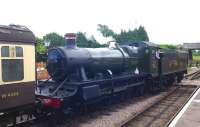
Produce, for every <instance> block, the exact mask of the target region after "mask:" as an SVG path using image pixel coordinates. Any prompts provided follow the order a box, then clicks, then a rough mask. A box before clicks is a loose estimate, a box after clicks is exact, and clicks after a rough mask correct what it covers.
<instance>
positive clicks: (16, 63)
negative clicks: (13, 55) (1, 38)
mask: <svg viewBox="0 0 200 127" xmlns="http://www.w3.org/2000/svg"><path fill="white" fill-rule="evenodd" d="M23 63H24V62H23V59H2V79H3V81H4V82H10V81H20V80H23V78H24V69H23V68H24V64H23Z"/></svg>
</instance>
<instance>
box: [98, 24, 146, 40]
mask: <svg viewBox="0 0 200 127" xmlns="http://www.w3.org/2000/svg"><path fill="white" fill-rule="evenodd" d="M97 30H98V31H100V33H101V34H102V35H103V36H104V37H112V38H113V39H114V40H115V41H116V42H118V43H124V42H127V41H130V40H135V41H149V37H148V34H147V32H146V30H145V28H144V27H143V26H140V27H139V28H138V29H137V28H136V29H134V30H128V31H126V30H121V32H120V33H119V34H117V33H116V32H114V31H113V30H111V29H110V28H109V27H108V26H107V25H101V24H99V25H98V28H97Z"/></svg>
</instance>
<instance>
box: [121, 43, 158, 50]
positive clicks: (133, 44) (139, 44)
mask: <svg viewBox="0 0 200 127" xmlns="http://www.w3.org/2000/svg"><path fill="white" fill-rule="evenodd" d="M123 45H130V46H136V47H155V48H159V45H157V44H155V43H152V42H147V41H127V42H124V43H123Z"/></svg>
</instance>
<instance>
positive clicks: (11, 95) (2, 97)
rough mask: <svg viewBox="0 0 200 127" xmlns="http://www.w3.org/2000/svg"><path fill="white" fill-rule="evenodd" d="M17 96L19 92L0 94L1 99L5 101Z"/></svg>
mask: <svg viewBox="0 0 200 127" xmlns="http://www.w3.org/2000/svg"><path fill="white" fill-rule="evenodd" d="M17 96H19V92H17V91H16V92H9V93H3V94H1V99H7V98H10V97H17Z"/></svg>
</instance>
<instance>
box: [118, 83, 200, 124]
mask: <svg viewBox="0 0 200 127" xmlns="http://www.w3.org/2000/svg"><path fill="white" fill-rule="evenodd" d="M197 89H198V87H197V86H178V87H177V88H176V89H174V90H173V91H171V92H169V93H168V94H167V95H166V96H164V97H163V98H161V99H160V100H159V101H157V102H156V103H154V104H152V105H150V106H149V107H148V108H146V109H145V110H143V111H142V112H140V113H138V114H137V115H135V116H133V117H132V118H129V119H127V121H125V122H123V123H122V124H121V125H119V126H120V127H164V126H168V125H169V123H170V121H172V119H173V118H174V117H175V116H176V114H177V113H178V112H179V111H180V110H181V109H182V107H183V106H184V105H185V104H186V102H187V101H188V100H189V99H190V98H191V97H192V95H193V94H194V93H195V92H196V90H197Z"/></svg>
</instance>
